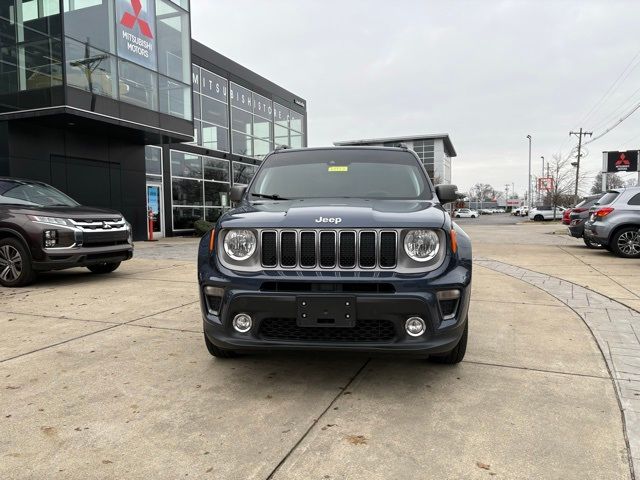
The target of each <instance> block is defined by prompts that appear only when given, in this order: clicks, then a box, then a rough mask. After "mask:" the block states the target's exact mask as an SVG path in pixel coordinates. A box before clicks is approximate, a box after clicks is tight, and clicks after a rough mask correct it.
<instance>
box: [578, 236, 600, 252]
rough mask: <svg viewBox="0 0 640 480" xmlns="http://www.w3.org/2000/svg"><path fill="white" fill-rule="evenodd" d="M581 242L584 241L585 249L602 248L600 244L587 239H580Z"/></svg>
mask: <svg viewBox="0 0 640 480" xmlns="http://www.w3.org/2000/svg"><path fill="white" fill-rule="evenodd" d="M582 240H583V241H584V244H585V245H586V246H587V248H593V249H596V248H602V244H600V243H598V242H596V241H594V240H591V239H590V238H589V237H582Z"/></svg>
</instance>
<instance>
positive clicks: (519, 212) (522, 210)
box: [511, 207, 529, 217]
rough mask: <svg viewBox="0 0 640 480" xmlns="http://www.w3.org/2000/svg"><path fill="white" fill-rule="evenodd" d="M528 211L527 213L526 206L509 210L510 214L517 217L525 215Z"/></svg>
mask: <svg viewBox="0 0 640 480" xmlns="http://www.w3.org/2000/svg"><path fill="white" fill-rule="evenodd" d="M528 213H529V208H528V207H518V208H516V209H515V210H513V211H512V212H511V214H512V215H515V216H517V217H526V216H527V214H528Z"/></svg>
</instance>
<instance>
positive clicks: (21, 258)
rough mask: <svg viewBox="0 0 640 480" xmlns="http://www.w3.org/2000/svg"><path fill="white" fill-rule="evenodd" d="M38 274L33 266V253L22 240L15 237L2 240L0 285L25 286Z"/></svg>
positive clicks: (0, 248) (0, 241)
mask: <svg viewBox="0 0 640 480" xmlns="http://www.w3.org/2000/svg"><path fill="white" fill-rule="evenodd" d="M35 278H36V274H35V272H34V271H33V267H32V266H31V255H29V252H28V251H27V249H26V248H25V247H24V245H23V244H22V242H20V241H19V240H17V239H15V238H3V239H1V240H0V285H2V286H3V287H24V286H26V285H29V284H30V283H32V282H33V281H34V280H35Z"/></svg>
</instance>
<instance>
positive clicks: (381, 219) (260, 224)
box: [219, 198, 445, 228]
mask: <svg viewBox="0 0 640 480" xmlns="http://www.w3.org/2000/svg"><path fill="white" fill-rule="evenodd" d="M319 219H325V220H328V219H335V221H333V222H330V221H324V222H323V221H318V220H319ZM337 219H339V222H338V220H337ZM444 221H445V213H444V211H443V210H442V207H441V206H440V204H438V203H434V202H432V201H429V200H365V199H340V198H337V199H327V198H321V199H300V200H286V201H284V200H278V201H271V200H269V201H258V202H252V203H244V204H242V205H241V206H240V207H238V208H236V209H235V210H231V211H229V212H227V213H226V214H225V215H223V216H222V217H221V218H220V221H219V225H220V226H221V227H222V228H242V227H248V228H409V227H415V228H423V227H430V228H441V227H442V226H443V224H444Z"/></svg>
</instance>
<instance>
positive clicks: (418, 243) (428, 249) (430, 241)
mask: <svg viewBox="0 0 640 480" xmlns="http://www.w3.org/2000/svg"><path fill="white" fill-rule="evenodd" d="M438 250H440V239H439V238H438V234H437V233H436V232H434V231H433V230H410V231H408V232H407V234H406V235H405V237H404V251H405V252H406V253H407V255H408V256H409V258H410V259H411V260H415V261H416V262H428V261H429V260H431V259H433V258H434V257H435V256H436V255H437V254H438Z"/></svg>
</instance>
